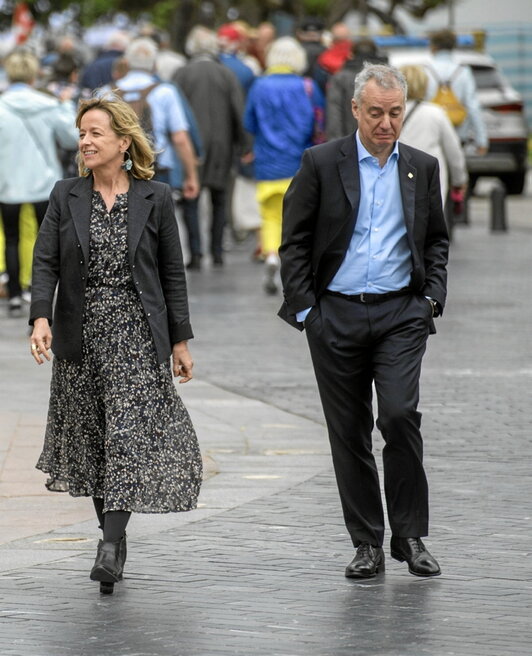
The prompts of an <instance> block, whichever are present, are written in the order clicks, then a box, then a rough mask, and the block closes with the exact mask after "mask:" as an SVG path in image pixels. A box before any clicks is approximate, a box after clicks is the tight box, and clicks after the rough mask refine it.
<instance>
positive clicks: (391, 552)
mask: <svg viewBox="0 0 532 656" xmlns="http://www.w3.org/2000/svg"><path fill="white" fill-rule="evenodd" d="M390 556H391V557H392V558H393V559H394V560H398V561H399V562H400V563H404V562H405V559H404V558H403V556H401V555H400V554H398V553H397V551H390Z"/></svg>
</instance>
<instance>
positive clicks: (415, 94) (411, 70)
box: [399, 64, 429, 100]
mask: <svg viewBox="0 0 532 656" xmlns="http://www.w3.org/2000/svg"><path fill="white" fill-rule="evenodd" d="M399 70H400V71H401V73H402V74H403V75H404V76H405V78H406V82H407V84H408V99H409V100H425V94H426V93H427V84H428V80H429V78H428V76H427V73H426V72H425V69H424V68H423V67H422V66H414V65H412V64H410V65H408V66H401V68H400V69H399Z"/></svg>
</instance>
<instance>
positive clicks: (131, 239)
mask: <svg viewBox="0 0 532 656" xmlns="http://www.w3.org/2000/svg"><path fill="white" fill-rule="evenodd" d="M152 193H153V191H152V188H151V187H150V185H149V184H148V183H147V182H145V181H144V180H136V179H135V178H131V184H130V187H129V192H128V199H127V200H128V214H127V221H128V230H127V244H128V252H129V263H130V265H133V262H134V259H135V253H136V251H137V246H138V244H139V240H140V236H141V235H142V231H143V230H144V228H145V226H146V222H147V221H148V218H149V216H150V212H151V211H152V208H153V202H152V201H151V200H148V199H147V196H151V195H152Z"/></svg>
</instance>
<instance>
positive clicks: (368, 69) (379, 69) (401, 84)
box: [353, 62, 408, 106]
mask: <svg viewBox="0 0 532 656" xmlns="http://www.w3.org/2000/svg"><path fill="white" fill-rule="evenodd" d="M370 80H375V82H376V83H377V84H378V85H379V86H380V87H382V88H383V89H400V90H401V91H402V92H403V97H404V99H405V101H406V98H407V95H408V84H407V82H406V78H405V76H404V75H403V74H402V73H401V71H399V70H398V69H397V68H394V67H393V66H387V65H386V64H370V63H369V62H364V67H363V68H362V70H361V71H360V73H358V74H357V76H356V77H355V90H354V93H353V99H354V100H355V102H356V104H357V105H359V106H360V104H361V103H362V94H363V93H364V89H365V88H366V85H367V83H368V82H369V81H370Z"/></svg>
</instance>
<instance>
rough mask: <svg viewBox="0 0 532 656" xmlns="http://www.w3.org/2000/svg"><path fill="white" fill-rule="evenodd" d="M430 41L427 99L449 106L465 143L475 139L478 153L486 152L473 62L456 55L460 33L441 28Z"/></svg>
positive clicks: (452, 118)
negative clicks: (463, 61)
mask: <svg viewBox="0 0 532 656" xmlns="http://www.w3.org/2000/svg"><path fill="white" fill-rule="evenodd" d="M430 44H431V51H432V57H431V61H430V63H429V65H428V66H427V67H426V72H427V75H428V83H427V92H426V96H425V100H430V101H432V102H435V103H436V104H440V105H441V106H442V107H444V109H446V111H447V114H448V116H449V118H450V120H451V122H452V123H453V125H454V127H455V129H456V131H457V133H458V136H459V138H460V141H461V142H462V145H467V144H470V143H472V144H473V146H474V148H475V151H476V154H477V155H485V154H486V153H487V151H488V135H487V131H486V125H485V123H484V119H483V118H482V112H481V108H480V104H479V101H478V96H477V87H476V84H475V79H474V77H473V73H472V71H471V69H470V68H469V66H463V65H462V64H459V63H458V62H456V60H455V58H454V55H453V50H454V49H455V47H456V36H455V34H454V32H453V31H452V30H448V29H444V30H439V31H437V32H433V33H432V34H431V37H430Z"/></svg>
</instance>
